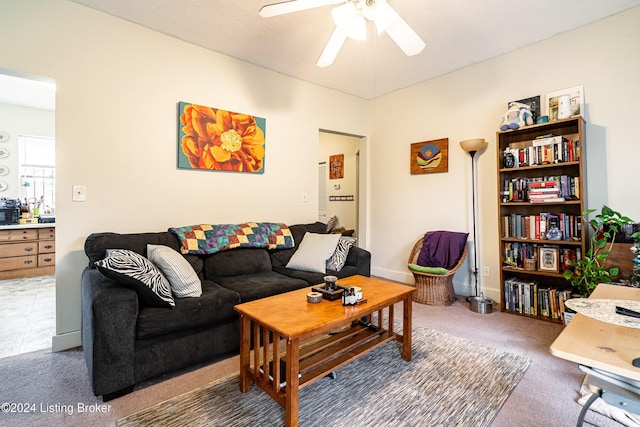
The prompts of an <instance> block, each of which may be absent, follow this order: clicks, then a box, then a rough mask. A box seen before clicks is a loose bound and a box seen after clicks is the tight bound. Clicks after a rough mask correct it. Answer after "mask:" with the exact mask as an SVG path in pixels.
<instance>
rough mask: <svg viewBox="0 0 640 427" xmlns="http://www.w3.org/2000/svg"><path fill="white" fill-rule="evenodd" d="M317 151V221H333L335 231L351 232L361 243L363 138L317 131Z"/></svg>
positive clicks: (362, 234) (362, 233)
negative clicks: (335, 227) (336, 228)
mask: <svg viewBox="0 0 640 427" xmlns="http://www.w3.org/2000/svg"><path fill="white" fill-rule="evenodd" d="M318 141H319V149H318V156H319V158H318V221H321V222H324V223H327V222H328V221H329V220H330V219H331V218H332V217H334V216H335V217H336V218H337V221H338V222H337V225H336V226H337V227H338V228H344V229H345V230H353V236H354V237H357V238H358V242H359V243H360V245H362V244H363V243H364V241H363V236H364V232H363V231H362V230H363V227H362V226H363V221H362V218H361V206H362V202H363V201H362V198H361V197H360V195H361V182H362V180H361V178H360V177H361V173H362V167H361V164H360V159H361V155H360V154H361V149H362V148H363V147H362V145H363V144H364V138H363V137H361V136H358V135H349V134H344V133H340V132H332V131H327V130H321V131H320V132H319V137H318Z"/></svg>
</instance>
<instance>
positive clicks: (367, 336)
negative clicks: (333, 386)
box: [246, 323, 402, 407]
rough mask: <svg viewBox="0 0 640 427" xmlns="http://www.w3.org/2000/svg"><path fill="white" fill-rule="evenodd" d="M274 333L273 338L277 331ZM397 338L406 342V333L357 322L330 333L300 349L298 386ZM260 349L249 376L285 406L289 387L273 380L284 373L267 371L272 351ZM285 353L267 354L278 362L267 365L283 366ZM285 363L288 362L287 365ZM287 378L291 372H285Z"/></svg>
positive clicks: (247, 371)
mask: <svg viewBox="0 0 640 427" xmlns="http://www.w3.org/2000/svg"><path fill="white" fill-rule="evenodd" d="M270 335H271V338H272V337H273V334H270ZM254 336H255V335H254ZM276 338H277V339H276V341H280V339H278V337H277V335H276ZM393 340H398V341H402V335H399V336H397V335H396V334H395V333H393V332H389V331H388V330H386V329H381V328H378V327H371V326H366V325H363V324H360V323H357V324H354V325H352V326H351V327H349V328H348V329H344V330H341V331H339V332H337V333H335V334H330V335H328V336H327V337H326V338H324V339H321V340H319V341H316V342H314V343H311V344H308V345H304V346H303V347H302V348H301V349H300V361H299V369H298V371H299V376H298V388H299V389H302V388H303V387H306V386H307V385H309V384H312V383H314V382H315V381H316V380H318V379H321V378H324V377H326V376H327V375H329V374H331V373H332V372H333V371H335V370H336V369H339V368H340V367H342V366H344V365H346V364H347V363H349V362H351V361H353V360H354V359H357V358H358V357H360V356H361V355H363V354H365V353H367V352H369V351H371V350H373V349H375V348H376V347H379V346H381V345H382V344H384V343H387V342H389V341H393ZM276 347H279V346H276ZM254 348H255V347H254ZM272 348H273V347H272ZM260 350H262V357H259V361H258V362H256V361H255V360H254V364H253V366H250V367H248V368H247V370H246V375H247V376H248V377H249V378H250V379H251V380H252V381H253V382H254V383H255V384H257V385H259V386H260V387H261V388H262V389H263V390H264V391H265V392H267V393H268V394H269V395H271V397H272V398H273V399H274V400H275V401H276V402H278V404H280V405H281V406H282V407H284V406H285V397H286V392H285V389H286V387H285V386H284V385H283V381H282V380H281V381H277V382H274V380H273V378H281V377H282V376H283V373H282V372H277V373H276V372H269V368H267V372H264V369H263V365H264V364H263V363H262V360H265V353H272V352H269V351H268V350H266V349H265V348H260V349H259V351H258V352H257V353H260ZM254 354H255V353H254ZM281 356H282V355H281V354H280V351H279V350H278V351H277V354H276V355H275V357H274V355H273V353H272V354H270V355H269V354H267V355H266V360H268V361H269V362H273V361H275V363H267V366H278V367H279V366H280V360H281ZM254 359H255V358H254ZM256 366H258V369H256ZM285 366H287V365H286V364H285ZM278 371H280V369H278ZM286 377H287V375H285V378H286Z"/></svg>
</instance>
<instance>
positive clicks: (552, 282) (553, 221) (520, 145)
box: [496, 117, 587, 323]
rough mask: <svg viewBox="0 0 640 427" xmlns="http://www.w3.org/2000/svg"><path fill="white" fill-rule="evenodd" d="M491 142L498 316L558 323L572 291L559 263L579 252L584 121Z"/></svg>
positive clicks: (582, 249)
mask: <svg viewBox="0 0 640 427" xmlns="http://www.w3.org/2000/svg"><path fill="white" fill-rule="evenodd" d="M554 137H555V138H554ZM542 138H546V139H542ZM552 138H553V139H552ZM496 142H497V144H496V155H497V164H498V174H497V175H498V182H497V187H498V212H499V216H498V221H499V227H498V230H499V239H498V241H499V245H500V246H499V250H500V254H501V267H500V291H501V303H500V307H501V311H505V312H509V313H513V314H517V315H524V316H529V317H535V318H538V319H541V320H548V321H552V322H557V323H561V322H562V315H561V311H562V301H561V300H562V299H563V298H566V297H567V294H568V292H567V291H571V290H572V287H571V285H570V283H569V282H567V281H566V280H565V279H564V278H563V277H562V272H563V271H564V267H563V265H564V266H566V263H567V262H568V260H570V259H575V258H577V257H581V256H584V254H585V253H586V243H587V230H586V229H585V227H584V224H583V222H582V220H581V213H582V212H583V211H584V210H585V206H586V200H585V199H586V192H585V190H586V186H585V164H586V161H585V160H586V140H585V134H584V120H583V119H582V117H573V118H569V119H562V120H558V121H555V122H550V123H544V124H539V125H532V126H527V127H524V128H521V129H517V130H507V131H499V132H497V133H496ZM509 155H512V156H513V162H512V163H513V167H511V166H512V165H511V164H510V163H511V162H509V161H507V162H505V157H510V156H509ZM507 166H509V167H507ZM541 188H544V189H541ZM541 198H543V199H544V200H547V201H545V202H531V200H536V199H537V200H540V199H541ZM550 228H552V229H553V231H552V232H551V233H549V229H550ZM554 313H555V314H554Z"/></svg>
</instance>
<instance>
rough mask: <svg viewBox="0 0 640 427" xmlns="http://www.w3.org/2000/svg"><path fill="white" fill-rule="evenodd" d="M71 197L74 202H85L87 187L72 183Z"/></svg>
mask: <svg viewBox="0 0 640 427" xmlns="http://www.w3.org/2000/svg"><path fill="white" fill-rule="evenodd" d="M71 199H72V200H73V201H74V202H86V201H87V187H85V186H84V185H74V186H73V193H72V196H71Z"/></svg>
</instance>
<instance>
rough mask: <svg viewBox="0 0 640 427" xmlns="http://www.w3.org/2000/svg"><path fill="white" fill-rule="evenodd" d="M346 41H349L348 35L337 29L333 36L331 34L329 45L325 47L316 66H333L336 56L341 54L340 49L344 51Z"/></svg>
mask: <svg viewBox="0 0 640 427" xmlns="http://www.w3.org/2000/svg"><path fill="white" fill-rule="evenodd" d="M345 40H347V33H346V32H345V31H343V30H341V29H340V28H338V27H336V29H335V30H334V31H333V34H331V37H330V38H329V41H328V42H327V45H326V46H325V47H324V50H323V51H322V54H321V55H320V58H318V62H316V65H317V66H318V67H328V66H329V65H331V64H333V61H334V60H335V59H336V56H338V53H339V52H340V49H342V45H343V44H344V42H345Z"/></svg>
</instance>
